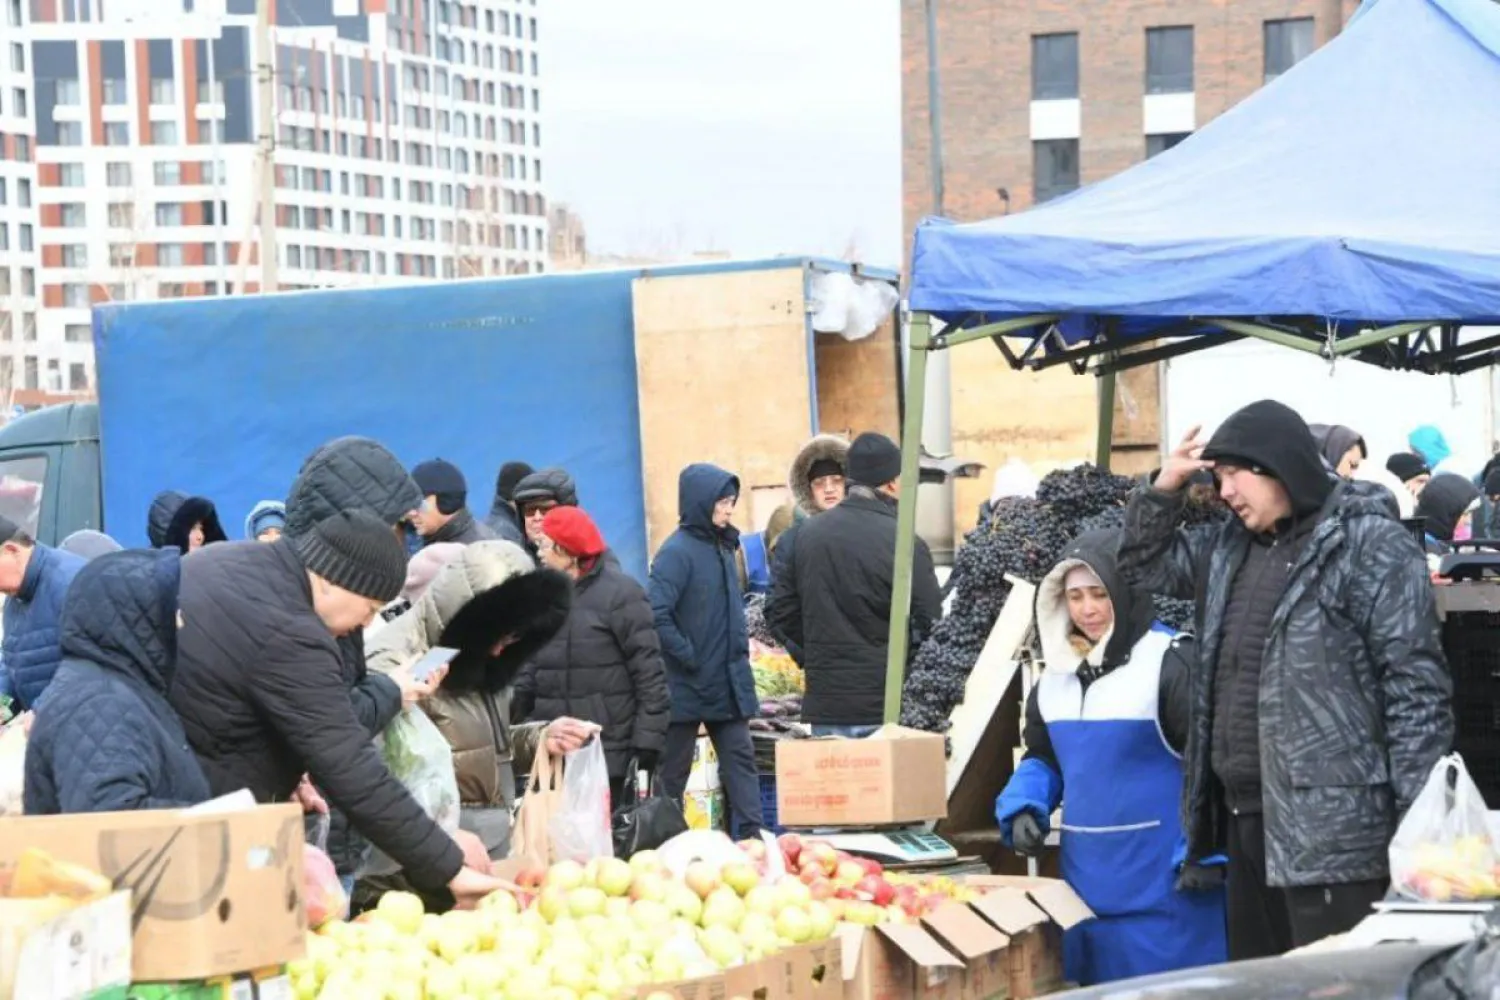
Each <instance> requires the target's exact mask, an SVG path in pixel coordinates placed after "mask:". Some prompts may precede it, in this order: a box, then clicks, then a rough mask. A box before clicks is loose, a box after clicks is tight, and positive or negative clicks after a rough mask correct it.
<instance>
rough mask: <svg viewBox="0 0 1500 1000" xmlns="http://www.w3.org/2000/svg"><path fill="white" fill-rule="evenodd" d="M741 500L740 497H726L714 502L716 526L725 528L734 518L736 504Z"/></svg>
mask: <svg viewBox="0 0 1500 1000" xmlns="http://www.w3.org/2000/svg"><path fill="white" fill-rule="evenodd" d="M739 502H740V498H739V497H725V498H724V499H722V500H720V501H719V502H718V503H716V504H714V527H715V528H724V527H728V526H729V522H730V521H732V520H733V519H734V505H735V504H737V503H739Z"/></svg>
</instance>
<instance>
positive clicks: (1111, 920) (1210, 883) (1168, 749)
mask: <svg viewBox="0 0 1500 1000" xmlns="http://www.w3.org/2000/svg"><path fill="white" fill-rule="evenodd" d="M1118 545H1119V534H1118V533H1117V532H1114V531H1096V532H1090V533H1088V534H1085V535H1082V536H1080V537H1079V538H1078V539H1077V540H1075V541H1074V542H1073V543H1072V544H1071V545H1070V546H1069V547H1068V549H1067V551H1066V553H1065V554H1064V555H1063V558H1062V560H1061V561H1060V562H1059V563H1058V564H1057V565H1056V566H1055V567H1053V569H1052V570H1051V572H1049V573H1048V574H1047V576H1046V577H1045V578H1044V579H1043V580H1042V582H1041V585H1040V586H1039V587H1038V588H1037V596H1036V628H1037V637H1038V639H1039V641H1040V644H1041V648H1042V657H1043V661H1044V663H1045V669H1044V670H1043V672H1042V676H1041V678H1040V679H1039V680H1038V681H1037V683H1036V686H1035V687H1034V688H1033V689H1032V692H1031V696H1030V697H1029V698H1028V699H1027V705H1026V728H1025V743H1026V756H1025V759H1024V760H1023V761H1022V763H1021V766H1020V767H1019V768H1017V769H1016V772H1015V774H1014V775H1013V776H1012V777H1011V779H1010V781H1009V783H1007V784H1006V786H1005V790H1004V791H1003V792H1001V793H1000V797H999V799H998V800H997V801H996V803H995V815H996V818H997V819H998V820H999V823H1000V836H1001V837H1002V839H1003V840H1004V841H1005V843H1006V844H1007V845H1008V846H1011V847H1013V848H1014V849H1015V850H1016V851H1018V852H1020V853H1022V854H1027V855H1031V856H1036V855H1038V854H1040V853H1041V851H1042V848H1043V845H1044V843H1045V842H1046V837H1047V833H1048V828H1049V825H1050V823H1051V818H1052V814H1053V811H1054V810H1056V809H1057V807H1058V804H1059V803H1064V804H1065V809H1064V815H1063V820H1062V824H1061V828H1062V874H1063V878H1065V879H1066V880H1067V881H1068V883H1069V884H1070V885H1071V886H1072V887H1073V889H1074V890H1075V891H1076V892H1077V893H1078V894H1079V895H1080V896H1082V897H1083V900H1084V902H1086V903H1088V905H1089V907H1090V908H1091V909H1092V910H1093V911H1094V913H1095V914H1096V915H1097V917H1098V919H1097V920H1090V921H1087V922H1085V923H1082V924H1079V925H1078V926H1077V927H1074V928H1073V929H1072V930H1070V931H1068V932H1067V934H1066V935H1064V938H1063V955H1064V962H1065V965H1066V971H1067V978H1068V979H1069V980H1070V981H1072V982H1076V983H1079V984H1081V985H1085V986H1088V985H1093V984H1097V983H1105V982H1112V981H1115V980H1120V979H1129V978H1132V977H1135V976H1143V975H1150V974H1153V973H1158V972H1168V971H1171V970H1174V969H1183V968H1190V967H1193V966H1198V965H1213V964H1216V963H1219V962H1223V961H1224V960H1225V956H1226V953H1227V945H1226V941H1225V914H1224V905H1225V899H1224V888H1223V886H1224V867H1223V864H1224V859H1223V857H1213V858H1201V857H1200V858H1193V857H1187V849H1186V847H1185V841H1184V837H1183V829H1182V820H1181V804H1182V787H1183V779H1182V753H1183V750H1184V748H1185V746H1186V744H1187V740H1188V730H1189V720H1188V715H1189V711H1190V706H1189V688H1190V685H1191V670H1192V652H1191V650H1192V647H1191V646H1188V645H1186V640H1185V639H1179V638H1174V636H1173V635H1172V634H1171V633H1170V631H1169V630H1167V629H1166V628H1165V627H1164V626H1161V625H1159V624H1158V623H1156V622H1155V615H1154V612H1153V610H1152V603H1151V596H1150V595H1149V594H1147V593H1146V592H1145V591H1144V590H1142V589H1140V588H1135V587H1131V586H1129V585H1127V584H1126V583H1125V582H1124V580H1123V578H1122V577H1121V576H1120V573H1119V569H1118V564H1117V562H1116V557H1115V552H1116V550H1117V548H1118Z"/></svg>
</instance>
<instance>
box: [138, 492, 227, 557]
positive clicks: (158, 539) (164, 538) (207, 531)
mask: <svg viewBox="0 0 1500 1000" xmlns="http://www.w3.org/2000/svg"><path fill="white" fill-rule="evenodd" d="M146 536H147V537H148V538H149V539H150V540H151V547H152V548H153V549H167V548H172V549H177V550H178V551H179V552H181V553H182V554H183V555H187V554H188V553H189V552H193V551H196V550H198V549H201V548H202V547H203V546H205V545H212V544H213V543H214V542H223V541H228V539H229V536H228V535H226V534H224V528H223V526H222V525H221V524H220V523H219V511H218V508H216V507H215V506H214V502H213V501H212V500H210V499H208V498H207V497H190V496H188V495H186V494H184V493H178V492H177V491H176V490H166V491H164V492H162V493H158V494H157V495H156V498H155V499H153V500H152V501H151V510H150V512H149V513H148V514H147V515H146Z"/></svg>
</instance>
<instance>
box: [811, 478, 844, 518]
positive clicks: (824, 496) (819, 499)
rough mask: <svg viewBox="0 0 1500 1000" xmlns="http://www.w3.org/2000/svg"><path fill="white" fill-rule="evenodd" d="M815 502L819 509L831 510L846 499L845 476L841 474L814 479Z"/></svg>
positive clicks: (813, 492) (813, 493)
mask: <svg viewBox="0 0 1500 1000" xmlns="http://www.w3.org/2000/svg"><path fill="white" fill-rule="evenodd" d="M812 495H813V503H815V504H817V505H818V510H831V509H832V508H834V507H837V506H838V505H839V504H840V503H842V502H843V499H844V477H843V476H840V475H837V474H835V475H831V476H819V477H818V478H817V479H814V480H813V481H812Z"/></svg>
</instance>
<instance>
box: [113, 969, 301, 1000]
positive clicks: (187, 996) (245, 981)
mask: <svg viewBox="0 0 1500 1000" xmlns="http://www.w3.org/2000/svg"><path fill="white" fill-rule="evenodd" d="M292 996H293V994H292V981H291V979H290V978H288V977H287V974H286V972H285V971H284V970H283V969H282V967H281V966H276V967H275V968H271V969H263V970H260V971H257V972H242V973H239V974H238V975H233V976H215V977H214V978H213V979H200V980H197V981H195V982H188V983H183V982H178V983H135V984H133V985H132V986H131V987H130V988H129V989H127V990H126V991H125V992H124V993H122V994H121V1000H292Z"/></svg>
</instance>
